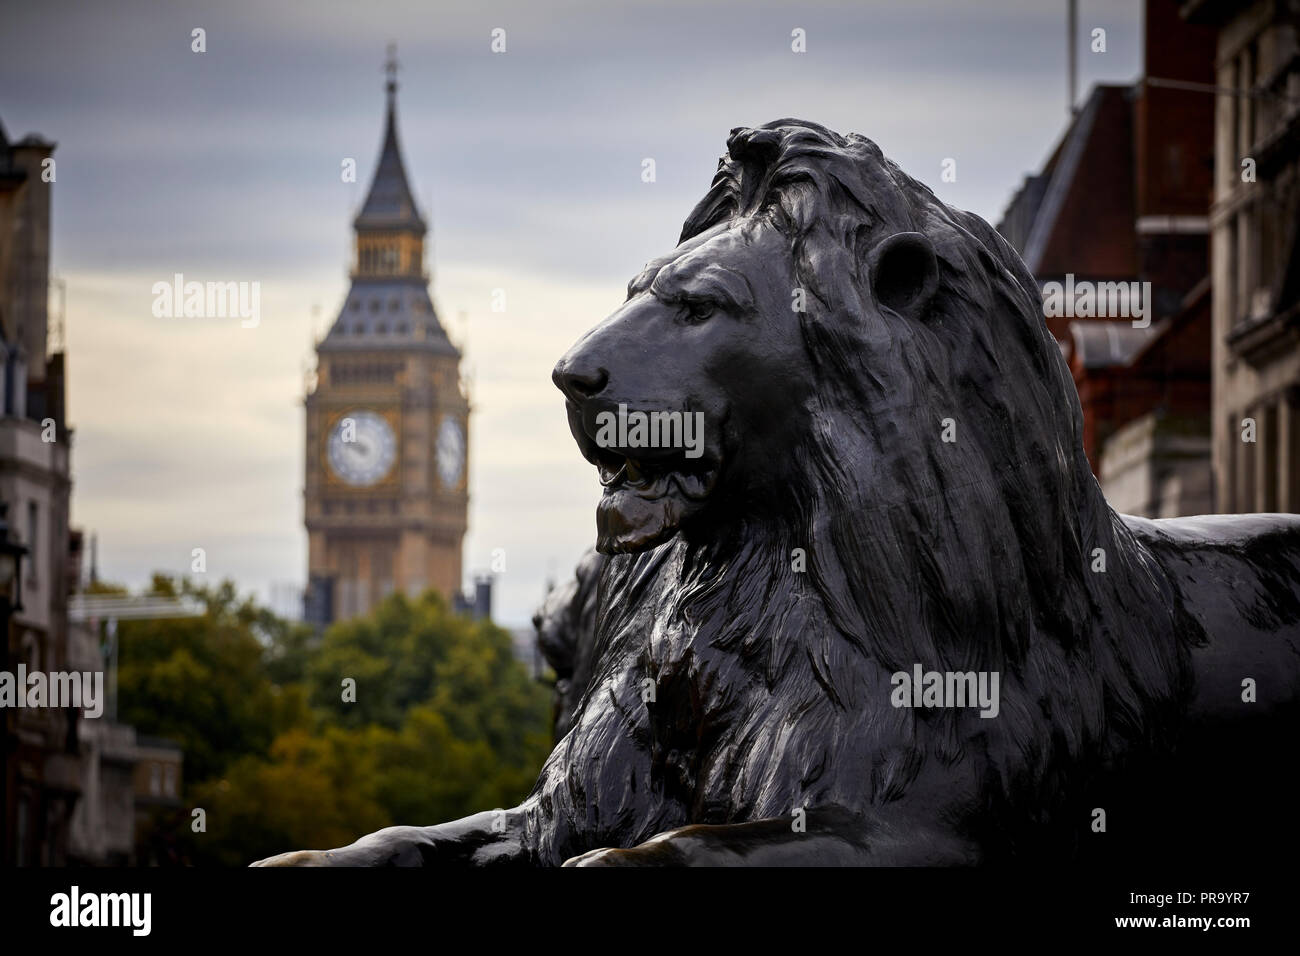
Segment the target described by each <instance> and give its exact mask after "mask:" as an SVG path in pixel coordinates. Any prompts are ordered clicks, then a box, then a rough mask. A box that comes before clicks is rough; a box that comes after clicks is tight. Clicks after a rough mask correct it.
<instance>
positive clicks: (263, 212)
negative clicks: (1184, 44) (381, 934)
mask: <svg viewBox="0 0 1300 956" xmlns="http://www.w3.org/2000/svg"><path fill="white" fill-rule="evenodd" d="M1079 8H1080V31H1079V33H1080V37H1081V42H1080V50H1081V52H1080V54H1079V67H1080V78H1081V79H1080V86H1079V89H1080V91H1081V94H1082V93H1083V92H1086V90H1087V88H1088V87H1089V85H1091V84H1092V83H1094V82H1098V81H1101V82H1129V81H1131V80H1133V79H1134V78H1135V77H1136V76H1137V74H1138V72H1139V68H1140V47H1141V22H1140V20H1141V18H1140V8H1141V4H1140V3H1138V2H1135V0H1080V3H1079ZM0 11H2V12H0V122H3V124H4V126H5V128H6V130H7V131H8V134H9V136H10V137H11V138H17V137H21V136H22V135H24V134H26V133H29V132H36V133H39V134H41V135H43V136H45V137H46V138H48V139H52V140H55V141H56V142H57V143H58V144H59V145H58V149H57V151H56V153H55V157H56V159H57V181H56V184H55V189H54V226H53V229H54V238H53V269H54V272H55V274H56V275H57V276H58V277H60V278H61V279H63V280H65V281H66V284H67V286H66V287H67V322H66V341H67V348H68V353H69V414H70V418H71V422H72V425H73V427H74V428H75V430H76V436H75V445H74V459H73V460H74V481H75V487H74V492H73V519H74V523H75V524H76V525H79V526H81V527H83V528H85V529H87V530H89V531H93V532H95V533H96V534H97V535H98V538H99V556H100V569H101V574H102V575H103V576H104V577H106V578H108V579H110V580H114V581H118V582H122V583H126V584H130V585H133V586H140V585H143V584H144V583H145V582H146V581H147V580H148V576H149V574H150V572H151V571H154V570H167V571H174V572H178V573H179V572H184V571H187V570H188V567H189V562H190V553H191V549H192V548H195V547H203V548H205V549H206V551H207V556H208V574H209V576H211V577H230V578H233V579H234V580H235V581H236V582H237V583H238V584H239V585H240V587H241V588H243V589H245V590H249V591H256V592H258V593H260V594H261V595H262V596H263V597H264V598H274V599H275V600H276V601H277V604H283V603H284V601H285V598H284V595H285V594H286V593H287V588H288V587H289V586H293V585H297V586H300V585H301V584H302V582H303V581H304V579H305V577H306V534H305V532H304V531H303V528H302V503H301V492H302V482H303V409H302V396H303V376H304V372H305V370H306V369H307V368H308V367H309V364H310V360H311V355H312V348H311V346H312V342H313V341H314V337H317V336H319V335H321V334H323V333H324V331H325V330H326V328H327V327H328V325H329V324H330V323H331V322H332V321H333V319H334V317H335V315H336V314H337V311H338V308H339V305H340V303H341V302H342V299H343V296H344V294H345V293H346V291H347V275H346V270H347V266H348V256H349V253H350V244H351V233H350V226H349V223H350V220H351V217H352V215H353V213H354V212H355V209H356V207H357V205H358V204H359V203H360V201H361V200H362V198H363V197H364V192H365V189H366V188H367V186H368V184H369V178H370V174H371V172H372V171H373V167H374V162H375V160H376V159H377V154H378V150H379V145H380V134H381V131H382V121H383V103H384V95H383V73H382V64H383V60H384V53H385V47H386V45H387V44H388V43H389V42H393V41H395V42H396V43H397V44H398V57H399V59H400V61H401V73H400V77H399V78H400V82H401V90H400V93H399V128H400V134H401V138H402V143H403V149H404V153H405V157H406V162H407V168H408V173H409V174H410V175H411V177H412V179H413V180H414V187H415V189H416V191H417V194H418V199H419V201H420V202H421V203H422V204H423V205H424V206H425V207H426V209H428V210H429V211H430V212H431V219H432V227H433V230H432V236H431V240H432V241H431V251H430V260H429V265H430V267H431V269H432V272H433V297H434V301H435V302H436V303H437V305H438V308H439V310H440V312H441V315H442V317H443V323H444V325H445V326H447V328H448V331H449V332H450V334H451V335H452V337H453V339H454V340H455V341H457V342H458V343H461V344H462V345H464V346H465V349H466V353H467V358H466V364H465V368H466V371H467V372H469V373H471V376H472V380H473V399H474V402H475V408H476V411H475V414H474V417H473V420H472V423H471V442H472V459H473V460H472V463H471V466H472V467H471V474H470V482H471V484H470V488H471V494H472V501H471V511H470V533H469V536H468V537H467V539H466V544H465V566H466V572H467V576H468V575H470V574H472V573H473V572H474V571H476V570H485V569H486V568H487V566H488V564H489V561H490V555H491V553H492V551H493V549H495V548H504V549H505V551H506V571H505V573H504V574H502V575H500V576H499V577H498V583H497V588H498V590H497V595H498V596H497V617H498V619H499V620H500V621H502V622H503V623H505V624H507V625H519V624H523V623H526V622H527V620H528V618H529V616H530V615H531V613H532V610H533V608H534V607H535V605H536V604H537V602H538V600H539V599H540V597H541V595H542V593H543V590H544V587H545V581H546V579H547V577H548V576H559V575H562V574H564V573H566V572H567V570H568V569H569V567H570V566H571V564H572V563H573V561H574V560H575V559H576V558H577V557H578V555H579V554H580V553H581V552H582V550H583V549H584V548H585V547H586V546H587V545H588V544H589V543H590V542H591V541H592V540H593V539H594V529H595V519H594V506H595V502H596V499H597V497H598V492H599V485H598V484H597V482H596V478H595V474H594V470H593V469H592V468H591V467H590V466H588V465H587V464H586V462H584V461H583V460H582V459H581V458H580V456H579V455H578V453H577V450H576V448H575V447H574V445H573V442H572V439H571V438H570V437H569V434H568V430H567V427H566V425H565V420H564V414H563V406H562V402H561V399H560V395H559V393H558V392H557V391H556V390H555V389H554V387H553V386H552V385H551V382H550V369H551V366H552V365H553V364H554V362H555V360H556V358H558V357H559V355H560V354H562V353H563V352H564V350H565V349H566V348H567V347H568V346H569V344H570V343H572V342H573V341H574V340H575V339H576V338H577V337H578V336H579V335H580V334H581V333H582V332H583V331H584V330H586V329H587V328H589V327H590V326H591V325H593V324H594V323H596V322H597V321H599V320H600V319H601V318H602V317H603V316H604V315H606V314H607V313H608V312H610V311H611V310H613V309H614V308H615V307H617V305H618V304H619V303H620V302H621V300H622V298H623V294H624V288H625V285H626V282H627V280H628V279H629V278H630V277H631V276H632V275H634V274H635V273H637V272H638V271H639V270H640V268H641V266H642V265H643V264H644V263H645V261H646V260H647V259H649V258H651V257H652V256H654V255H657V254H660V253H662V252H663V251H666V250H667V249H668V248H669V247H671V245H672V243H673V241H674V239H675V238H676V236H677V234H678V231H679V229H680V227H681V222H682V220H683V218H684V217H685V215H686V213H687V212H688V211H689V210H690V208H691V206H692V205H693V204H694V202H695V201H696V200H697V199H698V198H699V197H700V196H701V195H703V193H704V192H705V190H706V189H707V187H708V184H709V180H710V178H711V176H712V174H713V170H714V167H715V166H716V163H717V157H718V155H719V154H720V152H721V150H722V148H723V144H724V141H725V139H726V136H727V132H728V130H730V129H731V128H732V127H734V126H743V125H754V124H758V123H762V122H765V121H767V120H771V119H776V118H779V117H783V116H797V117H802V118H807V119H813V120H817V121H819V122H822V123H825V124H826V125H828V126H830V127H832V128H835V129H839V130H841V131H843V132H860V133H863V134H865V135H867V136H869V137H871V138H872V139H874V140H875V141H876V142H877V143H879V144H880V146H881V148H882V149H884V151H885V153H886V155H888V156H890V157H892V158H893V159H895V160H896V161H897V162H899V163H900V165H902V167H903V168H904V169H906V170H907V171H908V172H910V173H911V174H912V175H913V176H915V177H917V178H918V179H921V180H922V181H924V182H926V183H928V184H929V185H930V186H931V187H932V188H933V189H934V190H935V191H936V193H937V194H938V195H939V196H940V197H941V198H942V199H944V200H946V201H947V202H950V203H952V204H954V205H957V206H961V207H964V208H967V209H970V210H973V211H975V212H977V213H979V214H980V215H982V216H984V217H985V218H988V219H990V220H992V221H996V220H997V218H998V216H999V214H1000V213H1001V211H1002V209H1003V207H1004V206H1005V204H1006V202H1007V200H1008V198H1009V197H1010V195H1011V194H1012V192H1013V191H1014V189H1015V188H1016V187H1017V186H1018V184H1019V183H1020V181H1021V179H1022V177H1023V176H1024V174H1025V173H1026V172H1028V171H1030V170H1032V169H1036V168H1037V167H1038V166H1040V165H1041V164H1042V162H1043V160H1044V159H1045V158H1046V156H1047V155H1048V153H1049V152H1050V150H1051V148H1052V146H1053V144H1054V143H1055V141H1056V139H1057V138H1058V137H1059V135H1060V133H1061V131H1062V129H1063V127H1064V124H1065V118H1066V104H1065V100H1066V93H1065V90H1066V79H1065V67H1064V63H1065V55H1066V40H1065V0H1018V2H1013V0H985V2H981V3H969V2H965V0H951V2H946V3H941V2H933V0H906V2H895V3H883V2H880V3H877V2H865V0H859V2H835V0H802V2H798V3H767V2H761V0H760V2H745V3H742V2H739V0H737V2H725V0H723V2H718V0H713V2H710V0H654V2H629V3H618V4H612V3H595V2H591V3H587V2H541V0H524V2H517V3H493V2H490V0H465V2H454V3H453V2H439V3H428V2H425V3H415V2H382V0H369V2H366V3H351V2H349V3H343V2H336V0H233V2H222V3H215V2H204V3H195V2H161V0H159V2H153V3H145V2H138V0H115V2H113V3H102V2H82V3H69V2H65V0H41V2H39V3H29V2H16V0H0ZM195 27H201V28H203V29H204V30H205V31H206V34H207V52H205V53H201V54H199V53H194V52H191V49H190V46H191V39H190V37H191V31H192V30H193V29H194V28H195ZM498 27H499V28H502V29H504V30H505V31H506V52H505V53H504V54H494V53H492V52H491V49H490V42H491V32H492V30H493V29H494V28H498ZM1094 27H1101V28H1104V29H1105V30H1106V31H1107V51H1106V52H1105V53H1104V54H1094V53H1091V52H1089V51H1088V49H1087V46H1086V40H1087V37H1088V35H1089V33H1090V31H1091V30H1092V29H1093V28H1094ZM795 28H802V29H803V30H804V31H806V36H807V52H806V53H804V54H796V53H793V52H792V51H791V31H792V30H794V29H795ZM349 157H351V158H355V159H356V161H357V165H358V173H359V175H358V180H359V181H358V182H357V183H355V184H347V183H343V182H341V177H340V174H339V173H340V164H341V162H342V161H343V160H344V159H345V158H349ZM645 158H653V159H654V160H655V165H656V171H657V179H656V181H655V182H654V183H644V182H642V180H641V168H642V160H643V159H645ZM947 158H952V159H955V160H956V163H957V166H956V169H957V179H956V182H952V183H945V182H942V181H941V180H940V172H941V165H942V163H943V161H944V160H945V159H947ZM176 272H181V273H184V274H185V276H186V277H187V278H191V279H199V280H216V281H258V282H260V283H261V295H262V302H261V309H262V321H261V324H260V325H259V326H258V327H257V328H255V329H247V328H241V327H240V323H239V322H238V320H235V319H228V320H221V319H204V320H199V319H159V318H155V317H154V316H153V315H152V313H151V310H150V304H151V302H152V293H151V287H152V285H153V283H154V282H157V281H159V280H164V279H169V278H170V277H171V275H172V274H173V273H176ZM494 288H503V289H505V290H506V293H507V311H506V312H505V313H494V312H492V311H491V293H492V290H493V289H494ZM55 302H56V303H57V299H56V300H55Z"/></svg>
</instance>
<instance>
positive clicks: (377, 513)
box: [304, 56, 469, 624]
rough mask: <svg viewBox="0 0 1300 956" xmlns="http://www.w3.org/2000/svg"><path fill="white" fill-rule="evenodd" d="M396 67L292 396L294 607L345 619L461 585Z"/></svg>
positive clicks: (457, 518)
mask: <svg viewBox="0 0 1300 956" xmlns="http://www.w3.org/2000/svg"><path fill="white" fill-rule="evenodd" d="M396 69H397V66H396V63H395V62H394V61H393V59H392V57H391V56H390V58H389V62H388V84H387V89H388V112H387V118H386V120H385V128H384V140H383V147H382V150H381V152H380V156H379V166H378V168H377V169H376V171H375V176H374V180H373V181H372V183H371V185H370V192H369V194H368V195H367V196H366V201H365V204H364V205H363V206H362V207H361V212H360V213H359V214H358V215H357V217H356V219H355V220H354V222H353V229H354V231H355V234H356V241H355V255H354V260H353V267H352V288H351V289H350V290H349V292H348V295H347V298H346V299H345V300H344V303H343V307H342V309H341V310H340V311H339V315H338V318H337V319H336V320H335V322H334V325H333V327H331V329H330V331H329V334H327V335H326V336H325V338H323V339H322V340H321V341H320V342H319V343H318V344H317V346H316V354H317V368H316V382H315V387H314V388H313V389H312V390H311V391H310V392H309V393H308V395H307V398H306V403H305V404H306V408H307V455H306V472H307V473H306V487H305V491H304V506H305V517H306V525H307V537H308V559H307V564H308V599H307V616H308V618H309V619H311V620H313V621H314V622H316V623H322V624H324V623H329V622H330V621H333V620H340V619H343V618H348V617H354V616H356V615H358V614H364V613H366V612H367V611H368V610H369V609H370V608H371V607H373V606H374V605H375V604H376V603H378V602H379V601H380V600H381V599H383V598H384V597H385V596H386V595H387V594H389V593H391V592H392V591H395V590H401V591H404V592H406V593H408V594H412V595H414V594H418V593H420V592H421V591H423V590H425V589H426V588H430V587H432V588H436V589H437V590H438V591H439V592H441V593H442V595H443V596H444V597H445V598H446V599H447V601H448V603H449V604H451V603H452V602H453V596H454V595H457V594H459V593H460V587H461V541H462V539H463V537H464V535H465V530H466V527H467V524H468V521H467V511H468V506H469V494H468V490H467V488H466V453H467V436H468V428H467V424H468V419H469V401H468V400H467V398H466V396H465V393H464V390H463V389H462V387H461V380H460V353H459V352H458V351H457V349H456V348H455V346H453V345H452V344H451V342H450V340H449V339H448V338H447V333H446V332H445V331H444V330H443V328H442V325H441V323H439V321H438V316H437V313H436V312H435V311H434V308H433V302H432V300H431V299H430V298H429V275H428V273H427V272H426V271H425V268H424V237H425V234H426V233H427V232H428V228H427V226H426V225H425V221H424V219H423V218H422V216H421V215H420V211H419V210H418V209H417V208H416V205H415V200H414V199H413V198H412V194H411V188H410V185H409V182H408V180H407V178H406V170H405V168H404V167H403V165H402V156H401V150H400V149H399V147H398V143H397V117H396V109H395V108H396V96H397V80H396Z"/></svg>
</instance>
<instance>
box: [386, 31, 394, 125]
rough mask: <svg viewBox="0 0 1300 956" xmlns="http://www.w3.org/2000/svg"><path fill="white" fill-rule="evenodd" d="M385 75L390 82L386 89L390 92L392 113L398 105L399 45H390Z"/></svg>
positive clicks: (389, 105) (389, 100) (389, 103)
mask: <svg viewBox="0 0 1300 956" xmlns="http://www.w3.org/2000/svg"><path fill="white" fill-rule="evenodd" d="M384 73H385V74H387V76H388V82H387V83H386V84H385V86H384V88H385V89H386V90H387V91H388V111H389V112H390V113H391V112H392V111H393V108H394V107H395V106H396V104H397V44H396V43H390V44H388V59H387V60H385V61H384Z"/></svg>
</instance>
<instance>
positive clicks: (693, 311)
mask: <svg viewBox="0 0 1300 956" xmlns="http://www.w3.org/2000/svg"><path fill="white" fill-rule="evenodd" d="M716 308H717V306H715V305H714V304H713V303H712V302H705V301H698V300H697V301H695V302H688V303H686V320H687V321H688V322H707V321H708V319H709V317H710V316H711V315H713V312H714V310H715V309H716Z"/></svg>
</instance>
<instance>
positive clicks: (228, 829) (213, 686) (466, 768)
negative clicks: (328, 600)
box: [119, 577, 550, 865]
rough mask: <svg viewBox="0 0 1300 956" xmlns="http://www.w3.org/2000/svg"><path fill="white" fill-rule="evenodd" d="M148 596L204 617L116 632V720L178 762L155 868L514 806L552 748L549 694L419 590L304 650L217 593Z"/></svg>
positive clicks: (257, 612)
mask: <svg viewBox="0 0 1300 956" xmlns="http://www.w3.org/2000/svg"><path fill="white" fill-rule="evenodd" d="M154 589H155V590H156V591H158V592H161V593H164V594H169V595H184V596H189V597H192V598H194V599H196V600H198V601H200V602H201V603H202V604H203V606H204V608H205V612H204V614H203V615H202V616H201V617H197V618H191V619H177V620H162V621H133V622H129V623H125V624H123V625H122V626H121V628H120V629H119V633H120V635H121V640H122V645H121V650H120V653H119V688H120V690H119V701H120V704H119V714H120V719H121V720H123V721H124V722H128V723H133V724H134V725H135V726H136V728H137V729H138V730H139V731H140V732H141V733H146V734H156V735H159V736H166V737H170V738H172V739H174V740H176V741H178V742H179V743H180V744H181V745H182V747H183V748H184V751H185V783H186V792H185V804H186V809H185V813H184V814H181V813H171V814H162V815H160V816H159V818H158V827H159V828H160V829H161V830H162V832H160V833H156V834H154V835H153V837H154V839H153V841H152V842H153V845H155V846H166V847H167V855H168V856H176V855H179V856H181V857H182V858H185V859H188V860H190V861H191V862H196V863H213V864H223V865H244V864H246V863H248V862H250V861H251V860H253V859H256V858H258V857H263V856H268V855H271V854H273V853H278V852H281V851H283V850H287V849H293V848H302V847H314V848H320V847H330V846H338V845H341V844H345V843H349V842H351V841H352V840H354V839H356V838H357V837H358V836H361V835H362V834H365V833H368V832H371V831H373V830H376V829H380V828H382V827H384V826H390V825H393V824H397V823H408V824H425V823H435V822H439V821H442V820H449V819H454V818H456V817H460V816H464V815H466V814H469V813H473V812H475V811H478V810H484V809H492V808H494V807H509V806H513V805H514V804H515V803H517V802H518V801H519V800H520V799H521V798H522V797H523V796H525V795H526V794H527V792H528V790H529V789H530V788H531V786H532V784H533V782H534V780H535V778H536V775H537V771H538V770H539V768H540V767H541V764H542V761H543V760H545V758H546V755H547V754H548V753H549V751H550V695H549V693H548V692H547V690H546V689H545V688H544V687H543V686H542V685H540V684H538V683H537V682H535V681H533V680H532V679H531V678H530V677H529V675H528V672H527V669H526V668H525V667H524V666H523V665H521V664H520V663H519V662H518V661H516V660H515V659H514V656H513V654H512V652H511V643H510V636H509V634H507V633H506V632H505V631H503V630H501V629H500V628H498V627H496V626H494V625H492V624H491V623H488V622H482V621H471V620H469V619H467V618H464V617H460V616H457V615H455V614H452V613H451V612H450V611H449V610H448V609H447V607H446V604H445V603H444V602H443V601H442V600H441V598H439V597H438V596H437V595H436V594H435V593H433V592H430V593H428V594H426V595H424V596H422V597H420V598H418V599H415V600H411V599H408V598H406V597H405V596H402V595H400V594H399V595H393V596H392V597H390V598H388V599H386V600H385V601H383V602H382V603H381V604H380V605H379V606H378V607H377V608H376V609H375V610H374V612H373V613H372V614H370V615H369V616H367V617H365V618H359V619H356V620H352V621H346V622H342V623H340V624H336V625H335V626H334V627H332V628H330V629H329V630H328V631H327V632H326V633H325V634H324V636H323V637H321V638H317V637H315V636H314V635H313V634H312V632H311V631H310V630H309V629H307V628H304V627H302V626H300V625H294V624H291V623H288V622H285V621H283V620H281V619H279V618H277V617H276V616H275V615H273V614H271V613H270V612H269V611H267V610H266V609H264V608H261V607H259V606H258V605H257V604H256V603H255V602H253V601H252V600H251V599H240V598H239V597H238V595H237V593H236V591H235V588H234V585H233V584H231V583H229V582H225V583H223V584H221V585H220V586H218V587H215V588H207V587H200V586H196V585H194V584H192V583H191V582H189V581H185V582H182V583H180V584H177V583H176V582H175V581H173V580H172V579H169V578H165V577H158V578H156V579H155V581H154ZM348 677H351V678H353V679H354V680H355V681H356V687H357V698H356V702H355V703H346V702H344V701H343V699H342V681H343V679H344V678H348ZM195 807H200V808H202V809H203V810H204V811H205V815H206V822H207V830H206V831H205V832H203V833H194V832H193V831H192V830H191V828H190V821H191V818H190V816H189V813H190V809H191V808H195Z"/></svg>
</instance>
